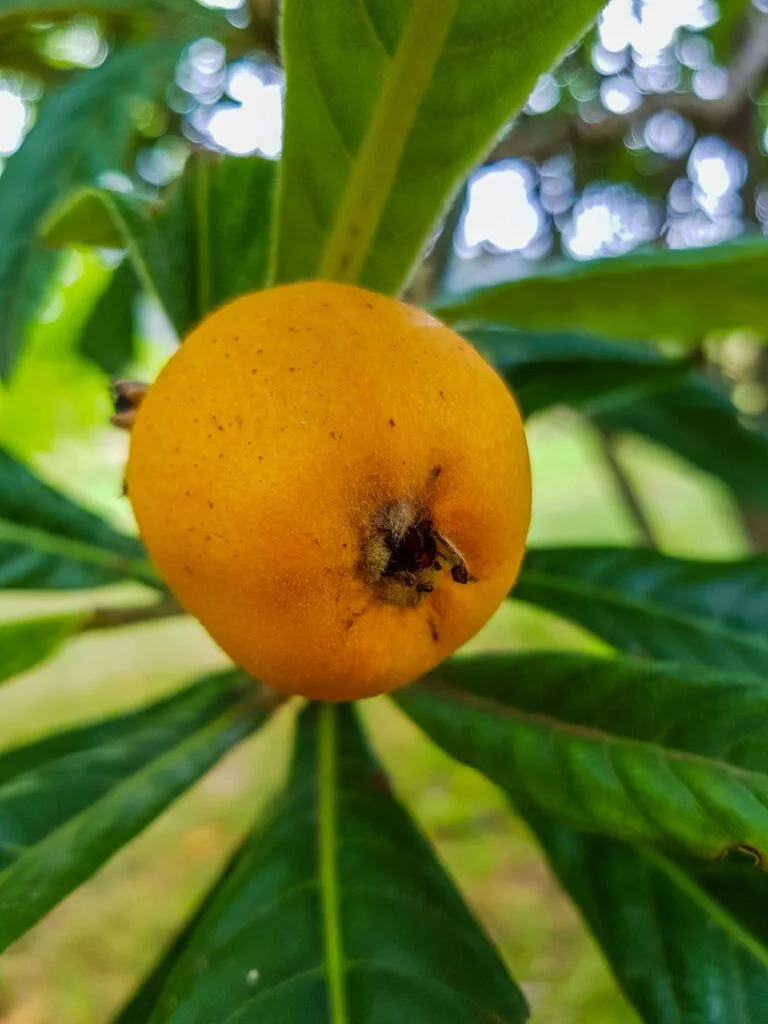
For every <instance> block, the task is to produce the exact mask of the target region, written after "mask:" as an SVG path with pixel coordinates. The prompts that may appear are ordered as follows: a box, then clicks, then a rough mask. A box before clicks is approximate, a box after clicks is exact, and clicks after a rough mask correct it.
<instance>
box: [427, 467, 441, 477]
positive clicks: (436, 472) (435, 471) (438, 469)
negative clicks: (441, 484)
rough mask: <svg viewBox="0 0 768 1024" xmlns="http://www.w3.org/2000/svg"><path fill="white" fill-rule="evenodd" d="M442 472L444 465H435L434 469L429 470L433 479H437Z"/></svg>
mask: <svg viewBox="0 0 768 1024" xmlns="http://www.w3.org/2000/svg"><path fill="white" fill-rule="evenodd" d="M442 472H443V467H442V466H433V467H432V469H431V470H430V472H429V475H430V476H431V477H432V479H433V480H437V478H438V477H439V476H440V474H441V473H442Z"/></svg>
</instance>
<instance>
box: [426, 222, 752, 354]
mask: <svg viewBox="0 0 768 1024" xmlns="http://www.w3.org/2000/svg"><path fill="white" fill-rule="evenodd" d="M766 273H768V239H764V238H742V239H738V240H736V241H733V242H727V243H724V244H722V245H717V246H711V247H709V248H701V249H676V250H673V249H659V250H656V251H654V252H643V253H636V254H633V255H630V256H621V257H618V258H613V259H603V260H590V261H589V262H586V263H576V262H572V261H569V262H562V263H559V264H554V265H552V266H550V267H549V268H547V269H546V270H542V271H541V272H539V273H537V274H535V275H533V276H531V277H526V278H520V279H518V280H515V281H508V282H506V283H505V284H499V285H493V286H491V287H490V288H482V289H479V290H477V291H474V292H468V293H466V294H464V295H458V296H456V297H455V298H451V299H449V300H447V301H446V302H445V303H444V304H441V305H440V306H439V307H438V308H437V309H436V310H435V313H436V315H437V316H439V317H440V318H441V319H442V320H445V322H446V323H450V324H454V325H457V326H459V327H465V328H468V327H473V326H478V327H482V326H484V325H486V324H495V325H497V326H510V327H532V328H536V329H540V330H552V331H556V330H584V331H594V332H595V333H597V334H604V335H607V336H608V337H611V338H628V339H630V340H635V339H647V338H667V337H675V338H680V339H682V340H685V341H689V342H694V341H698V340H700V339H701V338H702V337H704V336H705V335H707V334H709V332H710V331H729V330H734V329H736V328H749V329H752V330H755V331H756V332H757V333H758V334H759V335H760V336H761V337H763V336H764V335H765V323H766V316H768V297H766V290H765V276H766Z"/></svg>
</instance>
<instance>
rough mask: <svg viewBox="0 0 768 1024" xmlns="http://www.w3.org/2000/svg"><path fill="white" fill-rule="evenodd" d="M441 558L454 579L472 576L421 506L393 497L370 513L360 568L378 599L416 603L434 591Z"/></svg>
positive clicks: (411, 605)
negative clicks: (386, 503)
mask: <svg viewBox="0 0 768 1024" xmlns="http://www.w3.org/2000/svg"><path fill="white" fill-rule="evenodd" d="M436 468H438V469H439V467H436ZM433 472H434V471H433ZM443 564H445V565H447V566H450V578H451V580H452V581H453V582H454V583H460V584H465V583H469V582H471V581H473V580H474V577H473V576H472V574H471V573H470V571H469V568H468V567H467V564H466V562H465V561H464V559H463V557H462V556H461V554H460V553H459V551H458V550H457V548H456V547H455V546H454V545H453V544H452V543H451V541H449V540H448V539H447V538H446V537H443V536H442V534H440V533H439V531H438V530H437V529H436V528H435V526H434V523H433V522H432V518H431V515H430V513H429V511H428V510H427V509H426V508H424V507H421V506H417V505H415V504H414V503H413V502H409V501H395V502H392V503H390V504H388V505H385V506H384V507H383V508H381V509H379V511H378V512H377V513H376V514H375V515H374V517H373V520H372V522H371V528H370V531H369V533H368V535H367V536H366V537H364V538H363V542H362V554H361V558H360V563H359V571H360V575H361V576H362V578H363V580H364V581H365V582H366V583H367V584H368V585H369V586H370V587H371V588H372V589H373V591H374V593H375V594H376V596H377V597H378V598H379V599H380V600H382V601H386V602H387V603H389V604H394V605H397V606H399V607H404V608H414V607H416V605H418V604H419V602H420V601H421V600H422V598H423V597H424V595H425V594H431V593H432V592H433V591H434V589H435V586H436V584H437V582H438V575H437V574H438V573H440V572H441V570H442V568H443ZM438 639H439V637H438Z"/></svg>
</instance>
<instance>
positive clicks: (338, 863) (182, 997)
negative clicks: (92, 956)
mask: <svg viewBox="0 0 768 1024" xmlns="http://www.w3.org/2000/svg"><path fill="white" fill-rule="evenodd" d="M144 1008H145V1011H146V1010H148V1006H147V1004H146V1003H145V1004H144ZM524 1018H525V1006H524V1003H523V1000H522V997H521V995H520V993H519V990H518V989H517V987H516V986H515V985H514V983H513V982H512V981H511V980H510V979H509V977H508V975H507V973H506V971H505V969H504V967H503V965H502V963H501V961H500V959H499V957H498V955H497V954H496V952H495V950H494V949H493V947H492V946H491V945H490V943H489V941H488V939H487V938H485V936H484V935H483V933H482V932H481V931H480V929H479V927H478V925H477V924H476V923H475V921H474V920H473V918H472V917H471V915H470V913H469V911H468V910H467V908H466V906H465V905H464V904H463V902H462V900H461V898H460V896H459V895H458V893H457V892H456V890H455V889H454V888H453V886H452V884H451V882H450V880H449V879H448V877H447V876H446V875H445V873H444V872H443V870H442V869H441V867H440V866H439V864H438V863H437V861H436V860H435V859H434V855H433V854H432V852H431V850H430V848H429V846H428V845H427V843H426V841H425V840H424V838H423V837H422V836H421V835H420V833H419V832H418V831H417V829H416V828H415V826H414V824H413V822H412V821H411V819H410V818H409V817H408V815H407V814H406V812H405V811H404V810H403V808H402V807H400V805H399V804H398V803H397V802H396V801H395V799H394V798H393V796H392V794H391V793H390V791H389V787H388V784H387V780H386V777H385V776H384V775H383V774H382V772H381V770H380V768H379V767H378V766H377V765H376V763H375V762H374V761H373V759H372V757H371V755H370V754H369V753H368V751H367V749H366V747H365V743H364V741H363V738H362V736H361V734H360V732H359V729H358V727H357V724H356V722H355V712H354V710H353V709H352V707H351V706H340V705H336V706H334V705H310V706H309V708H308V709H307V710H306V711H305V713H304V714H303V716H302V720H301V723H300V726H299V733H298V737H297V742H296V754H295V761H294V767H293V773H292V777H291V780H290V783H289V786H288V789H287V791H286V793H285V794H284V795H283V797H282V799H281V800H280V802H279V803H278V805H277V807H276V808H275V811H274V813H273V815H272V817H271V820H270V821H268V822H267V823H266V824H265V826H263V827H262V828H261V829H259V830H258V832H257V833H256V834H255V835H254V836H253V837H252V839H251V841H250V842H249V844H248V845H247V847H246V849H245V851H244V853H243V855H242V856H241V857H240V858H239V860H238V862H237V864H236V866H235V868H234V870H233V871H232V873H231V875H230V877H229V878H228V879H227V881H226V882H225V884H224V885H223V886H222V888H221V890H220V891H219V892H218V893H216V895H215V898H214V899H213V900H212V905H211V906H210V907H209V909H208V911H207V912H206V913H205V914H204V915H203V917H202V920H201V921H200V923H199V924H198V926H197V927H196V929H195V930H194V932H193V933H192V935H191V936H189V937H188V938H187V939H186V947H185V948H184V950H183V951H181V952H180V955H179V958H178V961H177V963H176V964H175V966H174V968H173V969H172V971H171V972H170V976H169V977H168V979H167V981H166V982H165V985H164V988H163V991H162V992H161V993H160V995H159V998H158V999H157V1001H156V1005H155V1006H154V1012H151V1013H146V1012H145V1016H144V1017H139V1018H137V1017H135V1016H134V1017H133V1018H131V1017H129V1018H128V1021H130V1022H131V1024H132V1022H133V1021H134V1020H139V1019H140V1020H142V1021H143V1022H152V1024H159V1022H161V1021H170V1020H173V1022H174V1024H192V1022H193V1021H209V1020H213V1019H216V1020H221V1021H225V1020H233V1021H234V1020H243V1021H245V1020H257V1019H258V1020H264V1021H269V1022H270V1024H289V1022H290V1024H295V1022H296V1021H302V1022H306V1024H309V1022H310V1021H311V1022H313V1024H330V1022H337V1024H338V1022H341V1021H350V1022H351V1021H365V1022H366V1024H392V1022H393V1021H403V1022H405V1021H414V1022H415V1021H418V1022H419V1024H433V1022H434V1024H438V1022H439V1024H470V1022H471V1024H479V1022H481V1021H484V1022H487V1024H493V1022H496V1024H502V1022H513V1021H514V1022H517V1021H522V1020H524ZM123 1024H126V1022H125V1021H124V1022H123Z"/></svg>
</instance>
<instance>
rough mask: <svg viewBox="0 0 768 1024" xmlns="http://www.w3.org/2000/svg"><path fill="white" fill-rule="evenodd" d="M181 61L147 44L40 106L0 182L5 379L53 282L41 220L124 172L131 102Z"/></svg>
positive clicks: (0, 367)
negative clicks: (113, 172) (80, 191)
mask: <svg viewBox="0 0 768 1024" xmlns="http://www.w3.org/2000/svg"><path fill="white" fill-rule="evenodd" d="M178 54H179V46H178V45H174V44H170V43H146V44H143V45H139V46H132V47H128V48H126V49H124V50H122V51H121V52H120V53H117V54H115V55H114V56H113V57H111V58H110V59H109V60H107V61H106V62H105V63H104V64H103V65H102V66H101V67H100V68H97V69H96V70H93V71H85V72H83V73H82V74H80V75H78V76H77V78H75V79H74V80H73V81H72V82H70V83H68V84H67V85H66V86H65V87H63V88H62V89H60V90H59V91H58V92H56V93H54V94H53V95H52V96H51V97H50V98H49V99H46V100H45V101H44V102H43V103H42V104H41V106H40V109H39V112H38V117H37V121H36V123H35V125H34V127H33V128H32V130H31V131H30V133H29V135H28V136H27V137H26V139H25V140H24V142H23V144H22V146H21V148H20V149H19V151H18V152H17V153H15V154H14V155H13V156H12V157H11V158H10V159H9V160H8V163H7V165H6V168H5V170H4V172H3V175H2V178H0V224H2V226H3V246H2V248H1V249H0V374H2V375H7V374H8V372H9V371H10V369H11V367H12V366H13V363H14V360H15V358H16V355H17V353H18V350H19V347H20V345H21V342H22V338H23V335H24V330H25V327H26V323H27V321H28V320H29V319H30V318H31V317H32V316H33V315H34V313H35V311H36V309H37V306H38V304H39V302H40V300H41V297H42V295H43V291H44V289H45V286H46V282H47V281H48V278H49V275H50V269H51V266H52V258H51V254H50V253H46V252H44V251H43V250H42V248H41V245H40V242H39V240H38V237H37V230H38V226H39V224H40V221H41V219H42V218H43V217H44V215H45V214H46V212H47V211H48V210H49V209H50V207H51V206H52V205H53V203H55V202H57V201H58V200H60V199H61V198H62V197H63V196H64V195H65V194H66V193H68V192H69V191H70V190H71V189H72V188H74V187H76V186H77V185H79V184H81V183H83V182H87V181H91V180H93V179H94V178H95V177H96V176H97V175H98V174H99V173H100V172H101V171H105V170H110V169H114V168H115V167H117V166H120V165H121V164H122V161H123V157H124V153H125V150H126V147H127V145H128V142H129V140H130V138H131V136H132V134H133V130H134V125H133V100H134V99H135V98H137V97H146V96H153V95H154V94H155V93H156V92H157V91H158V90H159V89H160V88H162V86H163V84H164V83H165V82H166V81H167V80H168V79H169V78H170V76H171V74H172V72H173V67H174V64H175V61H176V58H177V56H178Z"/></svg>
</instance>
